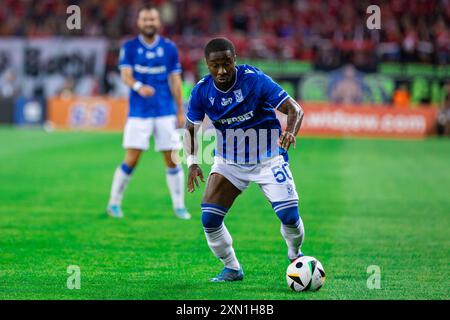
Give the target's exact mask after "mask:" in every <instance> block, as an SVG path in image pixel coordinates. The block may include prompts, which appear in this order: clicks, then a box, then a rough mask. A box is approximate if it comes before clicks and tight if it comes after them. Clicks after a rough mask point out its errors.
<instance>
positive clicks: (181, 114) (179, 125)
mask: <svg viewBox="0 0 450 320" xmlns="http://www.w3.org/2000/svg"><path fill="white" fill-rule="evenodd" d="M184 121H185V117H184V112H179V111H178V112H177V128H184Z"/></svg>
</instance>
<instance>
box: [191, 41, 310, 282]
mask: <svg viewBox="0 0 450 320" xmlns="http://www.w3.org/2000/svg"><path fill="white" fill-rule="evenodd" d="M205 59H206V64H207V66H208V69H209V73H210V75H208V76H206V77H204V78H203V79H201V80H200V81H199V82H198V83H197V85H196V86H195V87H194V89H193V91H192V94H191V97H190V101H189V104H188V111H187V122H186V129H187V131H186V134H185V153H186V155H187V163H188V167H189V175H188V182H187V185H188V191H189V192H193V191H194V188H195V186H197V187H198V186H199V182H198V180H197V179H198V178H199V179H200V180H201V181H204V178H203V173H202V170H201V169H200V167H199V165H198V164H199V158H198V157H197V154H196V153H197V149H198V148H197V136H196V133H197V131H198V130H199V128H200V124H201V123H202V121H203V119H204V117H205V115H207V116H208V117H209V118H210V119H211V121H212V124H213V125H214V127H215V129H216V135H217V138H216V141H217V145H216V149H215V155H214V164H213V166H212V168H211V173H210V175H209V178H208V181H207V184H206V188H205V193H204V195H203V199H202V204H201V209H202V223H203V228H204V232H205V236H206V240H207V242H208V245H209V247H210V248H211V250H212V252H213V253H214V255H215V256H216V257H217V258H219V259H220V260H221V261H222V262H223V264H224V269H223V270H222V271H221V272H220V273H219V274H218V275H217V276H216V277H214V278H212V279H211V280H212V281H214V282H223V281H236V280H242V279H243V277H244V273H243V270H242V267H241V265H240V263H239V261H238V259H237V258H236V254H235V252H234V249H233V246H232V238H231V235H230V233H229V232H228V230H227V228H226V226H225V225H224V223H223V221H224V218H225V216H226V214H227V212H228V210H229V209H230V207H231V206H232V204H233V202H234V200H235V199H236V198H237V196H239V195H240V194H241V193H242V191H244V189H245V188H246V187H247V186H248V185H249V183H250V182H255V183H257V184H258V185H259V186H260V188H261V190H262V191H263V193H264V195H265V196H266V198H267V199H268V200H269V201H270V203H271V205H272V208H273V209H274V211H275V213H276V215H277V216H278V217H279V219H280V220H281V234H282V236H283V238H284V240H285V241H286V244H287V247H288V258H289V259H290V260H291V261H293V260H294V259H296V258H297V257H299V256H302V252H301V245H302V242H303V237H304V228H303V222H302V220H301V218H300V216H299V213H298V195H297V192H296V188H295V183H294V180H293V177H292V174H291V171H290V169H289V163H288V154H287V151H288V150H289V147H290V146H291V145H292V146H294V147H295V143H296V136H297V133H298V131H299V129H300V126H301V123H302V119H303V110H302V108H301V107H300V105H299V104H298V103H297V102H296V101H295V100H294V99H292V98H291V97H290V96H289V95H288V94H287V92H286V91H284V90H283V89H282V88H281V87H280V86H279V85H278V84H277V83H275V82H274V81H273V80H272V79H271V78H270V77H269V76H267V75H265V74H264V73H263V72H262V71H260V70H259V69H257V68H255V67H252V66H250V65H238V66H236V54H235V49H234V45H233V44H232V43H231V42H230V41H229V40H227V39H225V38H215V39H213V40H211V41H209V42H208V44H207V45H206V47H205ZM275 109H277V110H279V111H280V112H282V113H284V114H286V115H287V126H286V129H285V130H284V131H283V132H282V129H281V125H280V122H279V121H278V119H277V117H276V114H275Z"/></svg>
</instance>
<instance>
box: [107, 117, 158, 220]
mask: <svg viewBox="0 0 450 320" xmlns="http://www.w3.org/2000/svg"><path fill="white" fill-rule="evenodd" d="M151 131H152V119H137V118H130V119H128V120H127V123H126V125H125V130H124V137H123V147H124V148H125V149H126V152H125V159H124V161H123V162H122V163H121V164H120V165H119V166H118V167H117V168H116V170H115V172H114V177H113V182H112V185H111V193H110V197H109V202H108V207H107V213H108V214H109V215H110V216H112V217H115V218H121V217H122V216H123V213H122V210H121V204H122V199H123V194H124V192H125V190H126V187H127V185H128V182H129V180H130V178H131V176H132V173H133V171H134V169H135V167H136V165H137V163H138V161H139V158H140V156H141V153H142V151H144V150H147V149H148V143H149V138H150V134H151Z"/></svg>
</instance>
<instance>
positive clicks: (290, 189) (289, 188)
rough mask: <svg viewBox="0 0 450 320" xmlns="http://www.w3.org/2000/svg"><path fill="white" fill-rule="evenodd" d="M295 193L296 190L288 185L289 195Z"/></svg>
mask: <svg viewBox="0 0 450 320" xmlns="http://www.w3.org/2000/svg"><path fill="white" fill-rule="evenodd" d="M293 192H294V188H293V187H292V185H290V184H288V185H287V193H288V194H292V193H293Z"/></svg>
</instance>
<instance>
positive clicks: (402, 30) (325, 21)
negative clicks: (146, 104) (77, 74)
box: [0, 0, 450, 70]
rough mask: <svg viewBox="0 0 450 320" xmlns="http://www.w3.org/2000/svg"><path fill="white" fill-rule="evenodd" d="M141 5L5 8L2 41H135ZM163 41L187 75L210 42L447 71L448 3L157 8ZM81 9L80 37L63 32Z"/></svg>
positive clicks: (259, 51) (174, 3)
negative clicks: (376, 26) (374, 20)
mask: <svg viewBox="0 0 450 320" xmlns="http://www.w3.org/2000/svg"><path fill="white" fill-rule="evenodd" d="M144 2H145V3H148V2H147V1H142V0H78V1H73V0H2V5H1V7H0V36H29V37H34V36H52V35H70V36H78V35H84V36H106V37H108V38H110V39H122V38H124V37H126V36H129V35H133V34H135V33H136V28H135V17H136V12H137V10H138V9H139V8H140V7H141V6H142V4H143V3H144ZM152 3H153V4H154V5H156V6H157V7H158V8H159V9H160V11H161V15H162V19H163V21H164V26H165V28H164V31H163V33H164V34H166V35H168V36H170V37H172V38H174V40H176V42H177V44H178V46H179V47H180V52H181V54H182V59H183V61H182V62H183V65H184V67H185V69H187V70H191V69H192V68H194V66H195V63H196V62H197V61H198V59H200V58H201V56H202V50H201V49H202V45H203V44H204V42H205V41H206V38H208V37H211V36H212V35H219V34H220V35H226V36H227V37H229V38H231V39H232V40H234V42H235V44H236V46H237V51H238V53H239V55H240V56H243V57H251V58H272V59H301V60H310V61H314V62H315V63H316V65H317V66H318V67H322V68H335V67H337V66H340V65H344V64H346V63H353V64H354V65H356V66H359V67H360V68H371V67H373V66H374V65H375V64H376V63H377V62H378V61H380V60H381V61H399V62H411V61H419V62H428V63H435V64H447V63H450V32H449V29H450V0H373V1H366V0H361V1H359V0H276V1H274V0H240V1H237V0H229V1H222V0H189V1H188V0H171V1H170V0H155V1H153V2H152ZM71 4H77V5H78V6H80V8H81V11H82V29H81V30H79V31H74V30H68V29H67V28H66V24H65V22H66V19H67V13H66V9H67V7H68V6H69V5H71ZM372 4H376V5H379V7H380V9H381V26H382V28H381V30H368V29H367V28H366V19H367V18H368V17H369V14H367V13H366V9H367V7H368V6H369V5H372Z"/></svg>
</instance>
